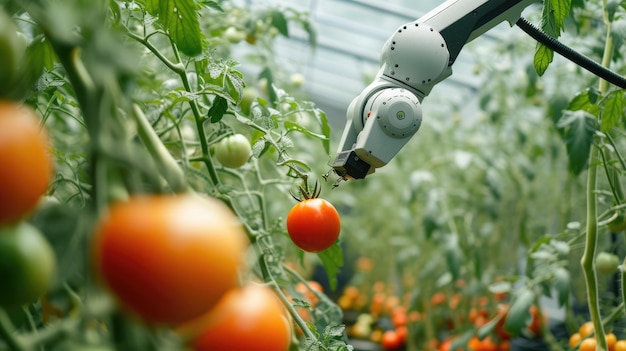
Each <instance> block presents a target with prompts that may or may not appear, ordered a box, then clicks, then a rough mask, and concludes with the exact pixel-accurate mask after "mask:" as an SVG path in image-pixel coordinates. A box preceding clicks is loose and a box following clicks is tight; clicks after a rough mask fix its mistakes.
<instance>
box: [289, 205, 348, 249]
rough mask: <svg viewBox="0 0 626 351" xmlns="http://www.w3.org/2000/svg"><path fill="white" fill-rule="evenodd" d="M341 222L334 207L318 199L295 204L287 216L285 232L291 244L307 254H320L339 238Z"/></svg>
mask: <svg viewBox="0 0 626 351" xmlns="http://www.w3.org/2000/svg"><path fill="white" fill-rule="evenodd" d="M340 230H341V221H340V220H339V213H338V212H337V210H336V209H335V207H334V206H333V205H332V204H331V203H330V202H328V201H327V200H324V199H320V198H312V199H306V200H303V201H300V202H298V203H297V204H295V205H294V206H293V207H292V208H291V210H290V211H289V214H288V215H287V232H288V233H289V237H291V240H292V241H293V243H294V244H295V245H296V246H297V247H299V248H300V249H302V250H303V251H307V252H320V251H324V250H326V249H328V248H329V247H331V246H332V245H333V244H334V243H335V242H336V241H337V239H338V238H339V232H340Z"/></svg>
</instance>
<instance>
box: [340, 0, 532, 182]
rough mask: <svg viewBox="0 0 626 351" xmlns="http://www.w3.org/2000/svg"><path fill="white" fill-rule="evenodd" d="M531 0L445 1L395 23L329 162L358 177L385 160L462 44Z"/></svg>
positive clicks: (413, 127) (408, 132)
mask: <svg viewBox="0 0 626 351" xmlns="http://www.w3.org/2000/svg"><path fill="white" fill-rule="evenodd" d="M535 1H537V0H448V1H446V2H445V3H443V4H441V5H440V6H438V7H437V8H435V9H434V10H432V11H430V12H428V13H427V14H426V15H424V16H422V17H421V18H419V19H418V20H416V21H414V22H410V23H407V24H405V25H403V26H401V27H399V28H398V29H397V30H396V32H394V33H393V34H392V35H391V37H390V38H389V39H388V40H387V42H386V43H385V45H384V46H383V51H382V57H381V59H382V63H381V67H380V70H379V71H378V74H377V75H376V77H375V79H374V81H373V82H372V83H371V84H370V85H368V86H367V87H366V88H365V89H364V90H363V91H362V92H361V94H360V95H359V96H357V97H356V98H355V99H354V100H353V101H352V102H351V103H350V106H349V107H348V110H347V123H346V127H345V129H344V132H343V135H342V137H341V140H340V142H339V149H338V152H337V157H336V158H335V160H334V162H333V164H332V167H333V169H334V171H335V173H336V174H337V175H339V176H340V177H341V178H342V179H361V178H365V176H367V175H368V174H370V173H373V172H374V170H375V169H376V168H379V167H382V166H384V165H386V164H387V163H388V162H389V161H390V160H391V159H392V158H393V157H394V156H395V155H396V154H397V153H398V152H399V151H400V149H401V148H402V147H403V146H404V145H406V143H407V142H408V141H409V140H410V139H411V137H412V136H413V135H414V134H415V133H416V132H417V130H418V129H419V127H420V124H421V121H422V109H421V102H422V101H423V99H424V97H425V96H426V95H428V94H429V93H430V91H431V89H432V88H433V87H434V86H435V85H436V84H437V83H439V82H440V81H442V80H444V79H445V78H447V77H448V76H450V75H451V74H452V68H451V65H452V63H454V60H455V59H456V57H457V56H458V54H459V52H460V51H461V49H462V47H463V45H465V44H466V43H467V42H469V41H471V40H473V39H474V38H476V37H478V36H480V35H481V34H483V33H484V32H486V31H487V30H489V29H490V28H492V27H493V26H495V25H497V24H499V23H500V22H502V21H505V20H507V21H509V23H511V24H514V23H515V22H516V21H517V19H518V18H519V17H520V16H521V12H522V10H523V9H524V8H525V7H526V6H528V5H530V4H531V3H532V2H535Z"/></svg>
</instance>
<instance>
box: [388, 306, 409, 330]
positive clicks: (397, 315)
mask: <svg viewBox="0 0 626 351" xmlns="http://www.w3.org/2000/svg"><path fill="white" fill-rule="evenodd" d="M408 319H409V317H408V314H407V312H406V308H404V307H401V306H398V307H396V308H395V309H394V310H393V312H391V322H392V323H393V325H394V326H395V327H396V328H399V327H404V326H406V325H407V323H408Z"/></svg>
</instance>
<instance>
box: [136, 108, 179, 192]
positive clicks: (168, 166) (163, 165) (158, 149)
mask: <svg viewBox="0 0 626 351" xmlns="http://www.w3.org/2000/svg"><path fill="white" fill-rule="evenodd" d="M131 115H132V117H133V118H134V120H135V122H136V123H137V134H139V138H140V139H141V141H142V142H143V143H144V144H145V145H146V148H147V149H148V152H149V153H150V155H151V156H152V158H153V159H154V161H155V162H156V164H157V167H158V169H159V170H160V171H162V173H163V177H164V178H165V180H166V181H167V183H168V184H169V185H170V187H171V188H172V190H173V191H174V192H185V191H189V190H190V189H189V187H188V186H187V182H186V179H185V174H184V173H183V170H182V169H181V168H180V167H179V166H178V163H177V162H176V160H175V159H174V157H172V155H171V154H170V153H169V151H167V149H166V148H165V145H163V142H162V141H161V139H160V138H159V136H158V135H157V134H156V132H155V131H154V129H152V126H151V125H150V123H149V122H148V119H147V118H146V116H145V115H144V113H143V111H142V110H141V109H140V108H139V106H138V105H137V104H133V111H132V113H131Z"/></svg>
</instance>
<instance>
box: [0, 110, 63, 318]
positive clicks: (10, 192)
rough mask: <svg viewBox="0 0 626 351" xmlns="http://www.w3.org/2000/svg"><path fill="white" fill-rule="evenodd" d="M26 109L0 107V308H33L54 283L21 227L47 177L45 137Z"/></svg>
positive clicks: (45, 256) (46, 255)
mask: <svg viewBox="0 0 626 351" xmlns="http://www.w3.org/2000/svg"><path fill="white" fill-rule="evenodd" d="M39 124H40V119H39V117H38V116H37V114H36V113H35V111H34V110H32V109H31V108H30V107H27V106H25V105H20V104H18V103H16V102H12V101H0V170H1V171H0V199H1V201H0V281H1V282H2V289H0V307H9V308H15V307H19V306H20V305H23V304H27V303H31V302H34V301H35V300H37V298H39V297H40V296H41V295H43V294H44V293H45V292H46V291H47V290H48V288H49V287H50V284H51V282H52V280H53V278H54V275H55V272H56V258H55V254H54V251H53V249H52V247H51V246H50V244H49V243H48V241H47V240H46V239H45V238H44V236H43V234H42V233H41V232H39V230H38V229H37V228H35V227H34V226H32V225H31V224H29V223H27V222H26V218H27V217H28V216H29V215H30V214H31V212H33V210H34V209H35V208H36V206H37V203H38V202H39V201H40V199H41V198H42V196H43V195H44V193H45V191H46V189H47V187H48V184H49V182H50V180H51V176H52V167H53V166H52V160H51V158H50V152H49V150H48V137H47V135H46V132H45V130H44V129H42V128H40V126H39Z"/></svg>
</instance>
